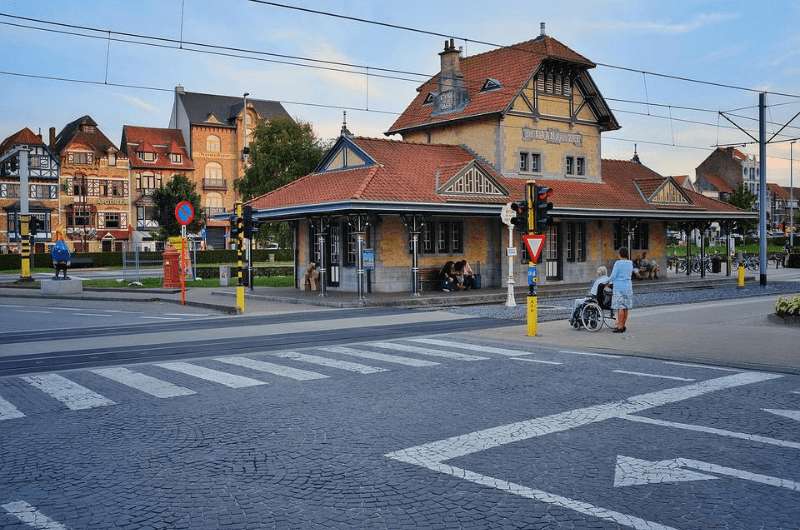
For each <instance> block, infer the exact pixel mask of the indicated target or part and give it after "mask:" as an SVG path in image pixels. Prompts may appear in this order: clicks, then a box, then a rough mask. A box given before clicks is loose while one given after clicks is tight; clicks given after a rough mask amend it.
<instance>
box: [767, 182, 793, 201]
mask: <svg viewBox="0 0 800 530" xmlns="http://www.w3.org/2000/svg"><path fill="white" fill-rule="evenodd" d="M767 189H768V190H769V191H770V193H772V194H773V195H774V196H775V197H776V198H778V199H781V200H789V188H784V187H783V186H781V185H780V184H777V183H775V182H767Z"/></svg>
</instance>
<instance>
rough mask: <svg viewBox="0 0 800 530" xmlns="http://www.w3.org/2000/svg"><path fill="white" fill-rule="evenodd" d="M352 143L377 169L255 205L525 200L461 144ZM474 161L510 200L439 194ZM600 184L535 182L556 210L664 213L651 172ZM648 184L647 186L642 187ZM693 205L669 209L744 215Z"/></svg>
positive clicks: (615, 163)
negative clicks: (653, 199)
mask: <svg viewBox="0 0 800 530" xmlns="http://www.w3.org/2000/svg"><path fill="white" fill-rule="evenodd" d="M352 141H353V142H354V143H355V144H356V145H357V146H358V147H359V148H361V149H362V150H363V151H365V152H366V153H367V154H368V155H369V156H370V157H372V158H373V159H374V160H375V162H376V164H374V165H371V166H367V167H361V168H354V169H345V170H336V171H328V172H323V173H311V174H309V175H306V176H304V177H301V178H300V179H298V180H296V181H294V182H291V183H289V184H287V185H285V186H283V187H281V188H278V189H277V190H275V191H272V192H270V193H267V194H265V195H262V196H260V197H256V198H254V199H252V200H251V201H250V204H251V205H252V206H253V207H254V208H256V209H259V210H269V209H276V208H285V207H291V206H306V205H316V204H324V203H332V202H349V201H380V202H414V203H434V204H435V203H439V204H441V203H447V202H459V203H464V202H475V203H482V204H492V203H495V204H496V203H506V202H508V201H514V200H520V199H522V198H523V197H524V194H525V192H524V188H525V179H520V178H508V177H503V176H501V175H499V174H498V173H497V172H496V171H495V170H494V168H492V166H490V165H489V164H487V163H485V162H484V161H482V160H481V159H479V158H477V157H475V156H474V155H473V154H472V153H470V152H469V151H468V150H467V149H466V148H464V147H461V146H456V145H440V144H418V143H411V142H399V141H394V140H383V139H376V138H353V139H352ZM471 162H475V163H476V164H478V165H479V166H480V167H481V168H482V169H483V170H484V171H486V172H487V173H488V174H489V175H491V176H492V178H494V179H495V180H496V181H497V182H498V184H500V185H501V186H503V187H505V188H506V189H507V190H508V192H509V194H508V195H507V196H490V195H482V196H461V195H459V196H453V195H445V194H440V193H437V188H439V187H441V186H442V185H443V184H444V183H445V182H447V180H448V179H449V178H451V177H452V176H454V175H455V174H457V173H458V172H459V171H460V170H461V169H462V168H464V167H466V166H467V165H468V164H469V163H471ZM602 178H603V182H601V183H589V182H584V181H573V180H561V179H559V180H553V179H537V182H538V183H541V184H544V185H547V186H549V187H551V188H552V189H553V192H554V193H553V202H554V204H555V205H556V206H557V207H558V208H576V209H604V210H606V209H612V210H659V209H663V208H664V206H663V205H655V204H650V203H648V202H647V201H646V200H645V198H644V197H643V196H642V193H640V191H639V187H637V183H639V185H640V186H641V185H645V184H646V185H647V186H649V187H652V188H653V191H654V190H655V188H657V187H658V186H659V185H661V183H663V182H664V179H665V177H662V176H661V175H659V174H658V173H656V172H655V171H653V170H651V169H650V168H648V167H646V166H644V165H642V164H639V163H636V162H630V161H624V160H603V162H602ZM642 183H644V184H642ZM682 191H683V193H684V194H685V195H686V196H687V197H688V198H689V200H690V201H691V202H692V204H691V205H669V209H683V210H689V211H691V210H698V209H701V210H715V211H724V212H736V211H739V210H738V209H737V208H735V207H734V206H732V205H730V204H727V203H724V202H720V201H716V200H714V199H710V198H708V197H705V196H703V195H701V194H699V193H696V192H693V191H691V190H687V189H685V188H683V189H682Z"/></svg>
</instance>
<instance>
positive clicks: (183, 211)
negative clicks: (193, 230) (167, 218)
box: [175, 201, 194, 226]
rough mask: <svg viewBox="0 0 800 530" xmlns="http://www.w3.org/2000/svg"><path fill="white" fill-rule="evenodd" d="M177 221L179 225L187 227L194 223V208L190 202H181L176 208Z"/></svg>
mask: <svg viewBox="0 0 800 530" xmlns="http://www.w3.org/2000/svg"><path fill="white" fill-rule="evenodd" d="M175 219H177V220H178V224H180V225H183V226H186V225H188V224H190V223H191V222H192V221H194V207H193V206H192V203H190V202H189V201H181V202H179V203H178V204H177V205H176V206H175Z"/></svg>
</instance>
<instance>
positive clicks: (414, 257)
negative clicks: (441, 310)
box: [400, 213, 427, 296]
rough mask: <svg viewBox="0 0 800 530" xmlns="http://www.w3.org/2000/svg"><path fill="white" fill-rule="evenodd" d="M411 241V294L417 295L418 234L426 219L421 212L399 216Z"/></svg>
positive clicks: (418, 293)
mask: <svg viewBox="0 0 800 530" xmlns="http://www.w3.org/2000/svg"><path fill="white" fill-rule="evenodd" d="M400 219H401V220H402V221H403V225H405V227H406V230H407V231H408V237H409V240H410V243H411V295H412V296H419V295H420V292H419V291H420V289H419V235H420V234H421V233H422V230H423V229H424V228H425V224H426V223H427V219H426V218H425V216H423V215H421V214H416V213H415V214H403V215H401V216H400Z"/></svg>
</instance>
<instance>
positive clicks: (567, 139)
mask: <svg viewBox="0 0 800 530" xmlns="http://www.w3.org/2000/svg"><path fill="white" fill-rule="evenodd" d="M522 139H523V140H526V141H530V140H544V141H545V142H547V143H549V144H575V145H576V146H577V147H580V146H581V144H582V143H583V135H581V134H580V133H566V132H563V131H560V130H558V129H554V128H551V129H531V128H530V127H523V128H522Z"/></svg>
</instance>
